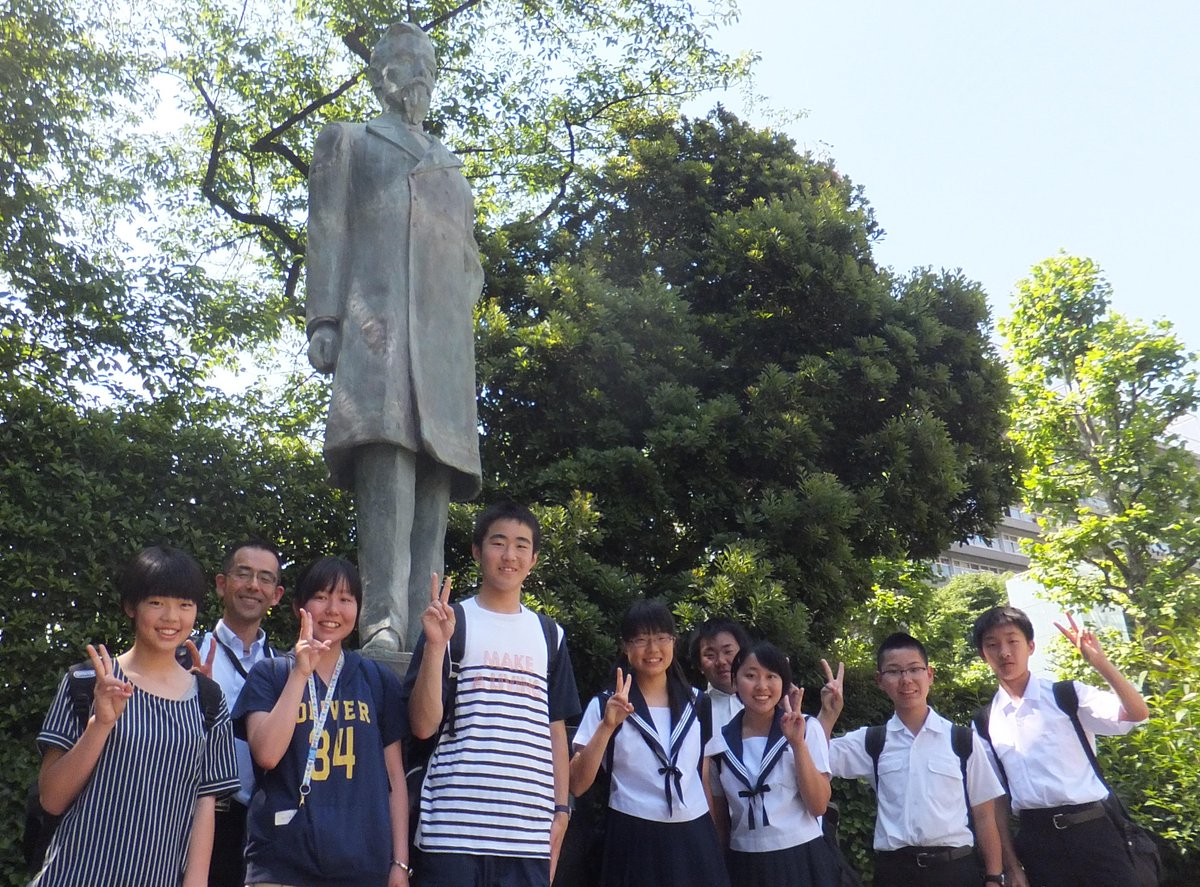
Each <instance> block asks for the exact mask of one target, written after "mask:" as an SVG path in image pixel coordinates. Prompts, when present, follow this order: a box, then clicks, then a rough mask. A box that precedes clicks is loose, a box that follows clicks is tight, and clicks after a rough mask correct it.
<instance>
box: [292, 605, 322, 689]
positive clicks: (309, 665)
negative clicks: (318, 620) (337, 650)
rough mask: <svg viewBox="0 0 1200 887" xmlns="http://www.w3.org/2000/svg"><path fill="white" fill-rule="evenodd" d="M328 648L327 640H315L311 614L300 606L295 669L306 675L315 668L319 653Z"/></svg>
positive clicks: (319, 657)
mask: <svg viewBox="0 0 1200 887" xmlns="http://www.w3.org/2000/svg"><path fill="white" fill-rule="evenodd" d="M328 649H329V641H321V640H317V639H315V638H314V637H313V618H312V614H311V613H310V612H308V610H306V609H304V608H303V607H301V608H300V637H299V639H298V640H297V641H296V646H295V648H294V652H295V654H296V670H297V671H299V672H300V674H302V675H304V676H305V677H308V676H309V675H311V674H312V673H313V671H314V670H316V667H317V662H318V661H320V659H321V654H322V653H324V652H325V651H326V650H328Z"/></svg>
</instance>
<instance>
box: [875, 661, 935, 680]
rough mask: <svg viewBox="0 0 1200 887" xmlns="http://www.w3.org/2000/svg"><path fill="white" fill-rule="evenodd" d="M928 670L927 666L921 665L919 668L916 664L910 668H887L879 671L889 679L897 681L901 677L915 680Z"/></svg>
mask: <svg viewBox="0 0 1200 887" xmlns="http://www.w3.org/2000/svg"><path fill="white" fill-rule="evenodd" d="M928 670H929V668H928V667H927V666H924V665H922V666H921V667H920V668H917V667H916V666H913V667H912V668H889V669H886V670H885V671H881V672H880V674H881V675H883V676H884V677H885V678H886V679H887V680H890V681H898V680H900V679H901V678H908V679H909V680H910V681H915V680H916V679H917V678H919V677H920V676H921V675H923V674H925V672H927V671H928Z"/></svg>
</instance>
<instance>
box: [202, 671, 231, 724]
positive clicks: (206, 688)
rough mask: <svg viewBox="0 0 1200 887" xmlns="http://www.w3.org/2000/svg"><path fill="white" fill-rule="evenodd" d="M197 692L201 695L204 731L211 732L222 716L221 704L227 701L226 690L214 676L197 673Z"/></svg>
mask: <svg viewBox="0 0 1200 887" xmlns="http://www.w3.org/2000/svg"><path fill="white" fill-rule="evenodd" d="M196 692H197V693H198V694H199V696H200V710H201V711H202V712H204V732H205V734H208V733H211V732H212V729H213V727H215V726H216V725H217V720H218V719H219V718H220V717H221V706H222V705H224V703H225V691H224V690H222V689H221V685H220V684H218V683H217V682H216V681H214V680H213V679H212V678H209V677H205V676H204V675H202V674H198V675H196Z"/></svg>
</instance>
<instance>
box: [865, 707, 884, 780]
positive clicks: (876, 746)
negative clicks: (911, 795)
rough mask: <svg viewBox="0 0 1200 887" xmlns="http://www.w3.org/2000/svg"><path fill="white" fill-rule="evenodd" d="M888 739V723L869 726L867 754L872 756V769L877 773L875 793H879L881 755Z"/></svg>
mask: <svg viewBox="0 0 1200 887" xmlns="http://www.w3.org/2000/svg"><path fill="white" fill-rule="evenodd" d="M886 741H887V724H876V725H875V726H874V727H868V728H867V739H866V746H867V754H869V755H870V756H871V769H872V770H873V771H874V773H875V794H879V756H880V755H881V754H883V745H884V743H885V742H886Z"/></svg>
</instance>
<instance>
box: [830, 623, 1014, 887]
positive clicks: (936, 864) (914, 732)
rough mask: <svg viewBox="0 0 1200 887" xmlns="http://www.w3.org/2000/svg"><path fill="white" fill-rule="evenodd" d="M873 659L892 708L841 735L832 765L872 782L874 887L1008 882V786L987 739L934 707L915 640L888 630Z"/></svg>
mask: <svg viewBox="0 0 1200 887" xmlns="http://www.w3.org/2000/svg"><path fill="white" fill-rule="evenodd" d="M875 665H876V669H877V671H876V674H875V683H876V684H878V685H879V688H880V689H881V690H883V692H884V693H886V694H887V696H888V698H889V699H891V700H892V704H893V705H894V706H895V714H894V715H893V716H892V718H891V719H890V720H889V721H888V722H887V723H886V724H884V725H882V726H880V727H860V728H859V729H857V730H854V731H852V732H850V733H847V734H846V735H845V736H839V737H837V738H835V739H834V740H833V741H832V742H831V743H830V746H829V764H830V771H831V773H832V774H833V775H834V776H839V777H841V778H843V779H867V780H869V781H870V782H871V784H872V785H873V786H874V787H875V798H876V805H877V806H876V816H875V840H874V845H875V884H876V887H976V885H978V884H980V883H984V884H999V885H1003V884H1004V875H1003V868H1002V865H1001V846H1000V834H999V832H998V831H997V828H996V818H995V812H994V804H993V801H994V799H995V798H997V797H1000V796H1001V795H1003V794H1004V789H1003V787H1002V786H1001V785H1000V780H999V779H998V778H997V776H996V772H995V771H994V770H993V769H992V765H991V762H990V761H989V760H988V757H987V752H986V751H985V750H984V746H983V740H982V739H980V738H979V737H978V736H976V735H975V734H974V733H973V732H972V731H971V730H970V729H969V728H966V727H955V726H954V725H952V724H951V723H950V722H949V721H947V720H946V719H945V718H943V717H942V716H941V715H939V714H938V713H937V712H936V711H934V710H933V709H932V708H930V706H929V687H930V685H931V684H932V683H933V669H932V668H931V667H930V665H929V657H928V655H927V654H926V652H925V647H924V645H923V644H922V643H921V642H920V641H918V640H917V639H916V638H914V637H912V636H911V635H907V634H904V633H901V632H897V633H895V634H892V635H889V636H888V638H887V639H886V640H884V642H883V643H882V644H881V645H880V647H879V652H878V653H877V654H876V657H875ZM839 702H840V700H839ZM822 713H823V714H824V711H823V712H822ZM822 720H823V721H824V718H823V719H822ZM968 803H969V806H968ZM976 849H978V853H979V855H980V856H982V860H980V859H978V858H977V857H976ZM981 862H982V866H981Z"/></svg>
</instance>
